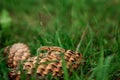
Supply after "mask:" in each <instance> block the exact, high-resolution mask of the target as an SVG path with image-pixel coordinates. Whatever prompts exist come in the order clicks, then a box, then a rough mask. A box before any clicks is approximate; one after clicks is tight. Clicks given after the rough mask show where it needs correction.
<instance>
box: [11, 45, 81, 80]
mask: <svg viewBox="0 0 120 80" xmlns="http://www.w3.org/2000/svg"><path fill="white" fill-rule="evenodd" d="M41 49H43V50H44V49H45V50H48V52H47V54H45V55H44V54H40V55H39V56H36V57H30V58H28V59H27V61H26V62H25V63H23V71H22V72H24V71H25V72H26V74H27V75H31V76H32V74H34V73H35V74H36V75H37V77H36V78H37V79H39V78H41V77H45V76H46V75H47V74H52V76H62V75H63V74H64V72H63V70H62V62H63V60H65V61H66V68H67V70H68V71H69V73H71V72H72V71H73V70H74V69H76V68H78V67H79V65H80V64H81V61H82V55H81V54H80V53H77V52H74V51H72V50H67V51H66V50H64V49H61V48H59V47H53V48H52V47H50V48H49V47H48V48H46V47H45V48H43V47H42V48H41ZM57 49H59V50H57ZM22 72H20V71H19V72H17V71H13V72H12V73H10V77H11V78H12V80H19V78H20V75H21V74H22ZM13 75H14V76H13ZM27 79H28V80H29V76H28V77H27Z"/></svg>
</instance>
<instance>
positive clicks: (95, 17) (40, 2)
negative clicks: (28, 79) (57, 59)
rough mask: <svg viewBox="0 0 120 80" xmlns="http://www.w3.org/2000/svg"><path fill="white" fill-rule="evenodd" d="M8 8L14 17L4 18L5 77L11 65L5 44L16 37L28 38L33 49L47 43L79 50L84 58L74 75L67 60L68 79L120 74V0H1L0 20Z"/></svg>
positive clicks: (1, 71) (0, 37) (1, 70)
mask: <svg viewBox="0 0 120 80" xmlns="http://www.w3.org/2000/svg"><path fill="white" fill-rule="evenodd" d="M18 3H19V4H18ZM17 4H18V5H17ZM3 10H5V11H6V13H8V14H9V15H5V13H4V15H5V16H6V17H5V19H8V18H9V19H10V18H11V22H10V23H9V22H7V21H6V23H1V22H0V79H1V80H8V77H7V73H8V71H9V68H7V66H6V63H5V60H6V58H5V57H3V49H4V47H5V46H8V45H11V44H13V43H15V42H23V43H26V44H28V45H29V47H30V49H31V53H32V55H37V52H36V50H37V48H39V47H41V46H44V45H45V46H47V45H50V46H53V45H54V46H60V47H63V48H65V49H72V50H74V51H78V52H80V53H81V54H82V55H83V58H84V61H85V63H84V64H83V65H80V67H79V68H78V69H77V70H76V71H74V72H73V74H72V75H71V76H69V75H68V72H67V70H66V66H65V62H64V61H63V70H64V73H65V74H64V77H63V78H64V80H119V79H120V37H119V36H120V16H119V15H120V1H119V0H59V1H58V0H52V1H50V0H49V1H47V0H35V1H32V0H25V1H24V0H21V1H14V0H11V1H9V0H4V1H2V0H1V1H0V20H1V19H3ZM6 24H9V25H7V27H6ZM4 26H5V27H4ZM49 77H50V76H48V78H49ZM23 78H24V75H23ZM23 80H24V79H23ZM32 80H34V79H32ZM48 80H49V79H48ZM50 80H51V78H50ZM56 80H59V78H57V79H56Z"/></svg>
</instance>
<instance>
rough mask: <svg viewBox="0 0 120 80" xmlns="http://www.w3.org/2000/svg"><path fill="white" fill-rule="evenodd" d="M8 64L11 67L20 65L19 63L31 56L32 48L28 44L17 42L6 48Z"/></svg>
mask: <svg viewBox="0 0 120 80" xmlns="http://www.w3.org/2000/svg"><path fill="white" fill-rule="evenodd" d="M4 53H5V56H8V57H7V58H8V59H7V65H8V67H10V68H16V67H18V65H19V63H20V62H22V61H24V60H26V59H27V58H29V57H30V50H29V48H28V46H27V45H26V44H23V43H16V44H13V45H12V46H8V47H6V48H5V49H4Z"/></svg>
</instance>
